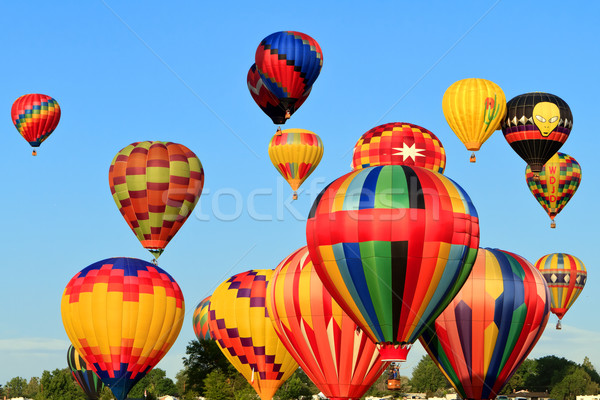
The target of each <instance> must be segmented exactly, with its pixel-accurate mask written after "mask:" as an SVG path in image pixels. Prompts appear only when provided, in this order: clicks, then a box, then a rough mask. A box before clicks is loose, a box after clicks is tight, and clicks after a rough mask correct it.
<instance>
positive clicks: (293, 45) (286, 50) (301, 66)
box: [254, 31, 323, 113]
mask: <svg viewBox="0 0 600 400" xmlns="http://www.w3.org/2000/svg"><path fill="white" fill-rule="evenodd" d="M254 59H255V62H256V68H257V69H258V73H259V74H260V77H261V78H262V81H263V83H264V84H265V86H266V87H267V89H269V91H270V92H271V93H273V95H274V96H275V97H276V98H278V99H279V101H280V102H281V105H282V106H283V108H284V109H286V110H289V111H290V113H291V109H292V107H293V106H294V105H295V104H296V103H297V102H298V101H299V100H300V99H301V98H302V97H303V96H304V95H305V94H306V93H307V91H308V90H309V89H310V88H311V87H312V85H313V83H314V82H315V80H316V79H317V77H318V76H319V73H320V72H321V67H322V66H323V53H322V52H321V47H320V46H319V43H317V41H316V40H315V39H313V38H312V37H310V36H308V35H307V34H305V33H302V32H294V31H282V32H275V33H272V34H270V35H269V36H267V37H266V38H264V39H263V40H262V41H261V42H260V44H259V45H258V48H257V49H256V54H255V57H254Z"/></svg>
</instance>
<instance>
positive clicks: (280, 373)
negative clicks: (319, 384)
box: [208, 269, 298, 400]
mask: <svg viewBox="0 0 600 400" xmlns="http://www.w3.org/2000/svg"><path fill="white" fill-rule="evenodd" d="M272 274H273V270H270V269H260V270H250V271H247V272H242V273H239V274H237V275H234V276H232V277H231V278H229V279H228V280H226V281H225V282H223V283H221V284H220V285H219V286H218V287H217V289H215V291H214V293H213V294H212V296H211V297H210V305H209V306H208V309H209V311H208V326H209V328H210V331H211V335H212V337H213V339H215V340H216V341H217V344H218V345H219V347H220V348H221V351H222V352H223V354H224V355H225V357H227V359H228V360H229V362H230V363H231V364H232V365H233V366H234V367H235V368H236V369H237V370H238V371H239V372H240V373H241V374H242V375H243V376H244V377H245V378H246V380H247V381H248V382H249V383H250V384H251V385H252V387H253V388H254V390H256V393H258V395H259V396H260V398H261V399H262V400H271V398H272V397H273V395H274V394H275V392H276V391H277V389H279V387H280V386H281V385H282V384H283V383H284V382H285V381H286V380H287V379H288V378H289V377H290V376H291V375H292V374H293V373H294V371H295V370H296V368H298V364H297V363H296V361H294V358H293V357H292V356H291V355H290V353H289V352H288V351H287V350H286V349H285V346H284V345H283V343H282V342H281V340H279V338H278V337H277V333H275V329H274V328H273V323H272V322H271V318H269V313H268V312H267V309H266V307H265V303H266V295H267V284H268V283H269V280H270V279H271V275H272Z"/></svg>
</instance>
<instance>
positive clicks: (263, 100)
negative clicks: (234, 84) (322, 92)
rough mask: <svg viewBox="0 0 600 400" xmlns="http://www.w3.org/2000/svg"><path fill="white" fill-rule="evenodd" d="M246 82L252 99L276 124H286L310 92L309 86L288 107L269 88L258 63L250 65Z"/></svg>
mask: <svg viewBox="0 0 600 400" xmlns="http://www.w3.org/2000/svg"><path fill="white" fill-rule="evenodd" d="M246 83H247V84H248V90H249V91H250V95H251V96H252V99H254V101H255V102H256V104H257V105H258V106H259V107H260V108H261V110H263V112H264V113H265V114H267V116H268V117H269V118H271V121H273V123H274V124H285V122H286V121H287V119H288V118H289V117H291V116H292V114H294V113H295V112H296V111H297V110H298V109H299V108H300V106H301V105H302V104H303V103H304V101H306V99H307V98H308V95H309V94H310V88H309V89H308V90H307V91H306V92H304V93H303V94H302V95H301V96H300V98H298V101H296V103H294V105H292V106H290V107H289V108H287V109H286V107H285V106H284V105H283V103H282V102H281V101H280V100H279V99H278V98H277V97H276V96H275V95H274V94H273V93H271V91H270V90H269V89H267V87H266V86H265V84H264V83H263V80H262V79H261V77H260V74H259V73H258V70H257V69H256V64H252V67H250V70H249V71H248V76H247V78H246Z"/></svg>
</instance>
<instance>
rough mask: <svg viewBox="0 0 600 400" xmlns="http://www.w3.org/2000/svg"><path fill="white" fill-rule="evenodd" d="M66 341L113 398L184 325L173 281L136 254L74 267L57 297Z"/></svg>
mask: <svg viewBox="0 0 600 400" xmlns="http://www.w3.org/2000/svg"><path fill="white" fill-rule="evenodd" d="M61 314H62V321H63V325H64V327H65V331H66V332H67V336H68V337H69V339H70V340H71V344H72V345H73V347H74V348H75V349H76V350H77V352H78V353H79V354H80V355H81V357H83V359H84V360H85V361H86V363H87V364H88V366H89V367H90V368H91V369H93V370H94V372H96V374H98V376H99V377H100V379H101V380H102V382H103V383H104V384H105V385H106V386H108V387H109V388H110V389H111V390H112V392H113V394H114V395H115V397H116V399H117V400H124V399H125V398H126V397H127V393H128V392H129V390H130V389H131V388H132V387H133V386H134V385H135V384H136V383H137V382H138V381H139V380H140V379H142V378H143V377H144V376H145V375H146V374H147V373H148V372H150V371H151V370H152V368H154V366H156V364H157V363H158V362H159V361H160V360H161V359H162V358H163V357H164V356H165V354H167V352H168V351H169V349H170V348H171V346H172V345H173V343H175V340H176V339H177V336H178V335H179V332H180V330H181V325H182V324H183V316H184V315H185V304H184V300H183V293H182V292H181V289H180V288H179V285H177V282H175V280H174V279H173V278H172V277H171V275H169V274H168V273H167V272H165V271H164V270H162V269H161V268H159V267H157V266H156V265H154V264H152V263H150V262H146V261H143V260H139V259H136V258H123V257H118V258H108V259H105V260H102V261H98V262H96V263H94V264H92V265H90V266H88V267H86V268H84V269H83V270H81V271H80V272H78V273H77V274H76V275H75V276H74V277H73V278H72V279H71V280H70V281H69V283H68V284H67V286H66V288H65V290H64V292H63V296H62V300H61Z"/></svg>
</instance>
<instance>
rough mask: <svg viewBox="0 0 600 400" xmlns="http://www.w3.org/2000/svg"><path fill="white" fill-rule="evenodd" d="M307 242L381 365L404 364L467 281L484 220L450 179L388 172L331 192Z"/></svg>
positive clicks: (370, 172) (349, 177) (367, 173)
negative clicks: (385, 362)
mask: <svg viewBox="0 0 600 400" xmlns="http://www.w3.org/2000/svg"><path fill="white" fill-rule="evenodd" d="M306 239H307V244H308V250H309V253H310V258H311V260H312V262H313V263H314V266H315V269H316V271H317V273H318V274H319V277H320V278H321V280H322V281H323V284H324V285H325V287H326V288H327V289H328V290H329V292H330V293H331V295H332V296H333V298H334V299H335V300H336V301H337V302H338V304H339V305H340V306H341V307H342V308H343V309H344V311H345V312H346V313H347V314H349V315H350V316H351V318H352V319H353V320H354V321H355V322H356V323H357V325H358V326H359V327H360V328H361V329H362V330H363V331H365V332H366V333H367V335H368V336H369V337H370V338H371V339H372V340H373V341H375V342H377V343H380V344H381V345H382V347H381V350H380V351H381V353H382V356H383V359H384V360H389V361H404V360H405V359H406V355H407V353H408V350H409V348H410V346H411V345H412V344H413V343H414V342H415V341H416V340H417V338H418V337H419V336H420V335H421V333H422V332H423V330H424V329H425V326H426V324H427V323H428V322H430V321H433V320H434V319H435V318H436V317H437V316H438V315H439V314H440V313H441V312H442V311H443V310H444V308H445V307H446V305H448V303H449V302H450V301H451V300H452V298H454V296H455V295H456V293H457V292H458V290H459V289H460V288H461V286H462V284H463V283H464V282H465V280H466V279H467V276H468V275H469V272H470V271H471V267H472V265H473V262H474V261H475V257H476V255H477V248H478V244H479V219H478V217H477V211H476V210H475V207H474V206H473V203H472V202H471V200H470V198H469V196H468V195H467V193H466V192H465V191H464V190H463V189H462V188H461V187H460V186H459V185H458V184H456V183H454V182H453V181H452V180H450V179H449V178H447V177H445V176H444V175H442V174H438V173H436V172H433V171H430V170H428V169H425V168H420V167H409V166H406V165H384V166H379V167H368V168H364V169H360V170H357V171H354V172H351V173H349V174H346V175H344V176H342V177H341V178H338V179H337V180H335V181H333V182H332V183H331V184H329V186H328V187H326V188H325V189H324V190H323V191H322V192H321V194H319V196H318V197H317V199H316V200H315V202H314V204H313V207H312V209H311V211H310V214H309V219H308V221H307V225H306Z"/></svg>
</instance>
